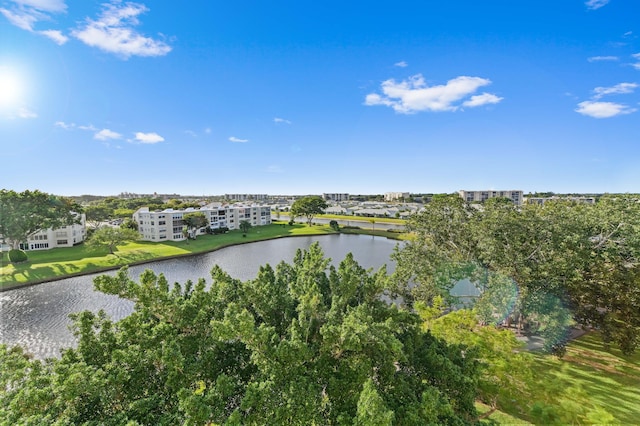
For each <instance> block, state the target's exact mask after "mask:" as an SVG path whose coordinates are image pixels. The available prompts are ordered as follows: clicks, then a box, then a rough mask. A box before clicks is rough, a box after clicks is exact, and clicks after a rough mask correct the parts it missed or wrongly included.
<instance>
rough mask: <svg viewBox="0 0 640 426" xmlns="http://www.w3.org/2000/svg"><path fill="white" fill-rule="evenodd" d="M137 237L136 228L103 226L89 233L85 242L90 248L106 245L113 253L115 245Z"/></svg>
mask: <svg viewBox="0 0 640 426" xmlns="http://www.w3.org/2000/svg"><path fill="white" fill-rule="evenodd" d="M139 238H140V234H139V233H138V231H136V230H133V229H130V228H114V227H111V226H103V227H101V228H98V229H96V231H95V232H94V233H93V234H91V236H90V237H89V238H88V239H87V241H86V244H87V246H88V247H91V248H99V247H108V248H109V253H111V254H113V251H114V250H115V248H116V247H117V246H121V245H124V244H126V243H128V242H130V241H136V240H137V239H139Z"/></svg>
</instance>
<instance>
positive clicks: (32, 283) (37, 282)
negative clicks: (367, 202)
mask: <svg viewBox="0 0 640 426" xmlns="http://www.w3.org/2000/svg"><path fill="white" fill-rule="evenodd" d="M341 234H343V233H342V232H336V233H329V234H306V235H305V234H302V235H278V236H274V237H270V238H265V239H262V240H254V241H239V242H235V243H228V244H223V245H221V246H219V247H215V248H212V249H211V250H204V251H199V252H196V253H184V254H176V255H170V256H161V257H156V258H154V259H145V260H140V261H135V262H131V263H127V264H125V265H118V266H106V267H102V268H98V269H94V270H92V271H84V272H77V273H72V274H65V275H60V276H57V277H53V278H47V279H43V280H35V281H29V282H24V283H13V284H6V285H3V286H1V287H0V293H3V292H5V291H11V290H17V289H20V288H25V287H31V286H35V285H40V284H45V283H50V282H56V281H61V280H65V279H67V278H75V277H83V276H86V275H92V274H100V273H103V272H108V271H117V270H118V269H120V268H123V267H125V266H138V265H144V264H147V263H153V262H160V261H163V260H171V259H180V258H185V257H193V256H198V255H202V254H207V253H213V252H215V251H218V250H222V249H224V248H228V247H233V246H239V245H243V244H252V243H259V242H261V241H269V240H277V239H279V238H298V237H322V236H328V235H341ZM362 234H364V233H362ZM362 234H360V235H362ZM344 235H358V234H350V233H348V232H345V233H344ZM373 236H374V237H375V236H380V235H373ZM386 238H389V237H386Z"/></svg>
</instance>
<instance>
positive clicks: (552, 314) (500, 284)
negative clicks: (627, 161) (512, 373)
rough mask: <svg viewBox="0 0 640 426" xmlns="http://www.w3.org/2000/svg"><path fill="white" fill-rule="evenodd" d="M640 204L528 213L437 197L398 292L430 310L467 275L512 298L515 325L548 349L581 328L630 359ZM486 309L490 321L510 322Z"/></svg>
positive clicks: (488, 294) (639, 333)
mask: <svg viewBox="0 0 640 426" xmlns="http://www.w3.org/2000/svg"><path fill="white" fill-rule="evenodd" d="M639 199H640V198H639V197H638V196H633V195H618V196H605V197H603V198H602V199H601V200H600V201H599V202H598V203H597V204H595V205H589V204H581V203H576V202H569V201H561V200H559V201H551V202H547V203H545V204H543V205H534V204H527V205H524V206H515V205H514V204H513V203H510V202H503V201H502V200H499V199H496V200H489V201H487V202H486V203H484V204H483V205H481V206H479V207H478V206H475V207H474V206H471V205H469V204H467V203H466V202H464V201H463V200H462V199H461V198H460V197H458V196H455V195H452V196H434V198H433V200H432V202H431V203H429V204H426V205H425V207H424V210H423V211H422V212H421V213H420V214H418V215H416V216H414V217H413V218H412V219H411V220H410V221H409V224H408V228H409V229H410V230H411V231H412V232H413V236H414V237H413V239H412V241H410V243H409V244H408V245H407V246H406V248H405V249H404V250H401V251H398V252H397V253H396V254H395V258H396V260H397V262H398V267H397V269H396V274H395V278H396V283H397V284H398V288H397V292H398V294H402V295H403V296H404V300H405V301H406V302H407V303H408V304H409V305H411V304H412V303H413V301H415V300H422V301H423V302H425V303H426V304H427V305H429V304H431V303H432V301H433V299H434V297H436V296H442V297H444V298H449V299H450V295H449V290H450V289H451V287H452V286H453V285H454V284H455V283H456V282H457V281H458V280H459V279H461V278H465V277H468V278H470V279H471V280H472V281H474V282H475V283H476V284H477V285H478V286H479V287H480V288H481V289H482V290H483V291H484V296H483V297H484V298H485V299H487V298H494V299H495V300H498V299H500V298H502V299H503V302H501V303H507V301H506V299H504V297H505V296H509V295H511V296H513V303H512V306H511V307H510V312H509V315H508V316H507V317H508V318H507V320H509V319H515V320H516V321H517V322H518V323H519V324H520V325H526V326H528V327H530V329H531V330H532V331H537V332H539V333H540V334H541V335H542V336H543V337H545V342H546V344H547V349H548V350H551V351H559V352H558V353H561V352H562V348H563V347H564V343H565V342H566V331H567V326H568V325H569V324H570V323H571V321H572V320H574V321H577V322H578V323H580V324H583V325H586V326H594V327H597V328H599V329H600V330H602V331H603V334H604V336H605V339H606V340H607V341H612V342H615V343H617V344H618V345H619V346H620V348H621V349H622V350H623V351H625V353H630V352H632V351H633V350H634V349H635V348H636V347H637V345H638V343H639V341H640V340H639V339H640V302H639V301H640V298H639V297H638V294H640V203H639V202H638V200H639ZM409 282H412V283H415V284H416V285H415V286H413V287H412V288H411V289H409V288H408V287H407V283H409ZM500 294H502V296H500ZM507 305H508V303H507ZM483 309H485V318H486V319H490V317H494V318H504V317H505V316H501V315H500V314H498V312H497V311H494V310H493V309H494V308H490V310H489V311H487V308H486V307H485V308H483Z"/></svg>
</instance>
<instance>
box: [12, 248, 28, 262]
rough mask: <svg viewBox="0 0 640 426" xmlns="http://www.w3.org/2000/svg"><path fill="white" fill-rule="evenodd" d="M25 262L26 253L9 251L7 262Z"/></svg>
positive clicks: (16, 250) (15, 250)
mask: <svg viewBox="0 0 640 426" xmlns="http://www.w3.org/2000/svg"><path fill="white" fill-rule="evenodd" d="M26 260H27V253H25V252H24V251H22V250H18V249H11V250H9V261H10V262H12V263H20V262H25V261H26Z"/></svg>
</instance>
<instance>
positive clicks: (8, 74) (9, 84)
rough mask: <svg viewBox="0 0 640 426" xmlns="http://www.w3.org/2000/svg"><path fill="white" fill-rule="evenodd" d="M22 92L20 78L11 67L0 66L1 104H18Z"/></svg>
mask: <svg viewBox="0 0 640 426" xmlns="http://www.w3.org/2000/svg"><path fill="white" fill-rule="evenodd" d="M21 92H22V88H21V87H20V78H18V76H17V75H16V74H15V73H14V72H12V71H11V70H10V69H8V68H5V67H2V66H0V105H2V106H11V105H13V104H16V103H17V102H18V101H19V98H20V95H21Z"/></svg>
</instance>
